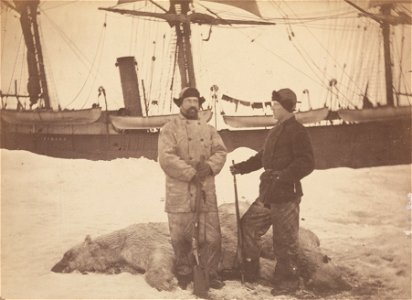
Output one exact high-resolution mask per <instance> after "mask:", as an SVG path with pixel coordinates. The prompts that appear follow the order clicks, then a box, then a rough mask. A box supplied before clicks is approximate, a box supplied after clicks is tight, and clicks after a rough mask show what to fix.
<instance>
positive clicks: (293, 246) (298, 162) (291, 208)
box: [231, 89, 314, 295]
mask: <svg viewBox="0 0 412 300" xmlns="http://www.w3.org/2000/svg"><path fill="white" fill-rule="evenodd" d="M296 102H297V99H296V95H295V93H294V92H293V91H291V90H290V89H281V90H279V91H273V93H272V110H273V116H274V118H275V119H276V120H277V122H276V124H275V126H274V127H273V128H272V129H271V130H270V131H269V133H268V136H267V137H266V140H265V143H264V146H263V149H262V150H261V151H259V152H258V153H257V154H256V155H254V156H252V157H251V158H249V159H248V160H246V161H244V162H241V163H238V164H235V165H234V166H232V167H231V172H232V174H246V173H250V172H252V171H256V170H259V169H260V168H262V167H263V168H264V170H265V171H264V172H263V173H262V175H261V176H260V186H259V197H258V198H257V200H256V201H255V202H254V203H253V204H252V205H251V206H250V208H249V209H248V211H247V212H246V213H245V215H244V216H243V217H242V220H241V226H242V231H243V257H244V259H245V261H244V265H245V269H246V272H245V277H246V280H247V281H250V282H253V281H254V280H255V279H256V278H258V277H259V276H258V274H259V257H260V237H261V236H262V235H264V234H265V233H266V232H267V231H268V230H269V228H270V226H273V248H274V253H275V256H276V260H277V264H276V271H275V278H276V282H275V283H274V284H275V288H274V289H273V290H272V294H273V295H277V294H279V293H285V292H286V293H287V292H291V291H293V290H295V289H297V287H298V284H299V268H298V264H297V250H298V231H299V204H300V201H301V197H302V196H303V193H302V185H301V183H300V180H301V179H302V178H303V177H305V176H307V175H309V174H310V173H311V172H312V171H313V169H314V157H313V150H312V145H311V142H310V138H309V135H308V133H307V131H306V129H305V127H304V126H303V125H302V124H300V123H299V122H297V121H296V118H295V115H294V114H293V111H294V110H295V107H296Z"/></svg>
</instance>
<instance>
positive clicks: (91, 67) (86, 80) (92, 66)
mask: <svg viewBox="0 0 412 300" xmlns="http://www.w3.org/2000/svg"><path fill="white" fill-rule="evenodd" d="M104 32H105V27H103V28H102V31H101V32H100V35H99V41H98V43H97V51H96V54H95V55H94V57H93V61H92V64H91V66H90V69H89V72H88V74H87V76H86V79H85V81H84V82H83V84H82V86H81V87H80V90H79V91H78V92H77V94H76V95H75V96H74V97H73V99H72V100H71V101H70V102H69V103H68V104H67V105H66V107H68V106H70V105H72V104H73V103H74V101H76V100H77V98H78V97H79V95H80V94H81V92H82V91H83V90H84V88H85V86H86V83H87V82H88V80H89V78H90V75H91V73H92V71H93V68H94V64H95V62H96V59H97V53H98V51H99V49H100V46H101V43H102V35H103V34H104ZM85 101H87V99H86V100H85ZM84 105H85V103H83V106H82V107H84Z"/></svg>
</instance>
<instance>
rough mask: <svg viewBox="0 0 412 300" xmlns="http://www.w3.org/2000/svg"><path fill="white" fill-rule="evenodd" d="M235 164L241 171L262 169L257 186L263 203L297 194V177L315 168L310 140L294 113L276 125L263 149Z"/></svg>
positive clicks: (299, 184) (292, 196)
mask: <svg viewBox="0 0 412 300" xmlns="http://www.w3.org/2000/svg"><path fill="white" fill-rule="evenodd" d="M236 167H237V168H238V169H239V171H240V173H241V174H245V173H250V172H252V171H256V170H259V169H260V168H262V167H263V168H264V169H265V172H263V174H262V175H261V177H260V179H261V182H260V187H259V191H260V195H259V197H260V198H261V200H262V201H263V202H265V203H274V202H285V201H291V200H294V199H298V198H300V197H301V196H302V195H303V192H302V185H301V183H300V180H301V179H302V178H303V177H305V176H307V175H309V174H310V173H311V172H312V171H313V169H314V157H313V150H312V144H311V142H310V138H309V135H308V133H307V131H306V129H305V127H304V126H303V125H302V124H300V123H299V122H297V121H296V118H295V117H294V116H293V117H291V118H290V119H287V120H285V121H284V122H283V123H280V124H277V125H275V126H274V127H273V128H272V129H271V130H270V131H269V133H268V135H267V137H266V141H265V144H264V146H263V149H262V150H261V151H259V152H258V153H257V154H256V155H254V156H252V157H251V158H249V159H248V160H246V161H244V162H241V163H239V164H237V165H236Z"/></svg>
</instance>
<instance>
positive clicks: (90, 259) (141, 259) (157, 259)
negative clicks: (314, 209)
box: [52, 202, 350, 293]
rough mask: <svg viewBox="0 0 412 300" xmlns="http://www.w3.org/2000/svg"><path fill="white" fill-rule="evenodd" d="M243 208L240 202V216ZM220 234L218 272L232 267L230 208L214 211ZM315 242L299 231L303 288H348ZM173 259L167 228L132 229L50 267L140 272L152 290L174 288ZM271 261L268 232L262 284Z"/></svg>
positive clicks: (87, 243) (89, 243) (269, 276)
mask: <svg viewBox="0 0 412 300" xmlns="http://www.w3.org/2000/svg"><path fill="white" fill-rule="evenodd" d="M248 207H249V204H247V203H245V202H242V203H240V211H241V213H242V212H245V211H246V209H247V208H248ZM219 217H220V222H221V230H222V260H221V263H220V267H219V269H220V270H221V271H223V270H224V271H227V270H232V271H233V270H234V271H236V269H237V268H238V264H237V260H236V257H237V256H236V250H237V229H236V215H235V206H234V204H223V205H221V206H220V207H219ZM319 246H320V242H319V239H318V237H317V236H316V235H315V234H314V233H313V232H311V231H310V230H307V229H304V228H300V230H299V247H300V249H299V254H298V261H299V267H300V270H301V272H302V273H301V275H302V277H303V279H304V283H305V287H306V288H307V289H309V290H311V291H314V292H322V293H324V292H338V291H342V290H347V289H349V288H350V286H349V284H348V283H347V282H346V281H345V280H344V276H343V275H344V271H343V270H342V269H341V268H340V267H338V266H337V265H336V264H335V263H334V262H332V261H331V259H330V258H329V257H328V256H327V255H325V254H323V253H322V251H321V249H320V247H319ZM173 265H174V254H173V249H172V245H171V242H170V236H169V230H168V225H167V223H144V224H134V225H131V226H129V227H126V228H124V229H121V230H117V231H115V232H113V233H110V234H106V235H102V236H99V237H97V238H95V239H92V238H90V236H87V237H86V238H85V240H84V241H83V242H82V243H80V244H78V245H76V246H74V247H73V248H71V249H69V250H68V251H67V252H66V253H65V254H64V256H63V258H62V259H61V260H60V261H59V262H58V263H56V265H54V267H53V268H52V271H53V272H58V273H70V272H73V271H79V272H81V273H83V274H87V273H89V272H98V273H107V274H117V273H120V272H130V273H133V274H138V273H144V276H145V280H146V281H147V283H148V284H149V285H151V286H152V287H154V288H156V289H158V290H166V291H168V290H172V289H174V288H175V287H177V280H176V278H175V276H174V274H173ZM275 267H276V261H275V258H274V254H273V250H272V233H271V230H269V231H268V233H267V234H266V235H265V236H263V237H262V253H261V259H260V277H261V280H262V282H268V283H270V282H273V273H274V270H275Z"/></svg>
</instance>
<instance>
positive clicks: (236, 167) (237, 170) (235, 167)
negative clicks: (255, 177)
mask: <svg viewBox="0 0 412 300" xmlns="http://www.w3.org/2000/svg"><path fill="white" fill-rule="evenodd" d="M229 169H230V173H232V175H236V174H240V168H239V165H237V164H235V165H231V166H230V167H229Z"/></svg>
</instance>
